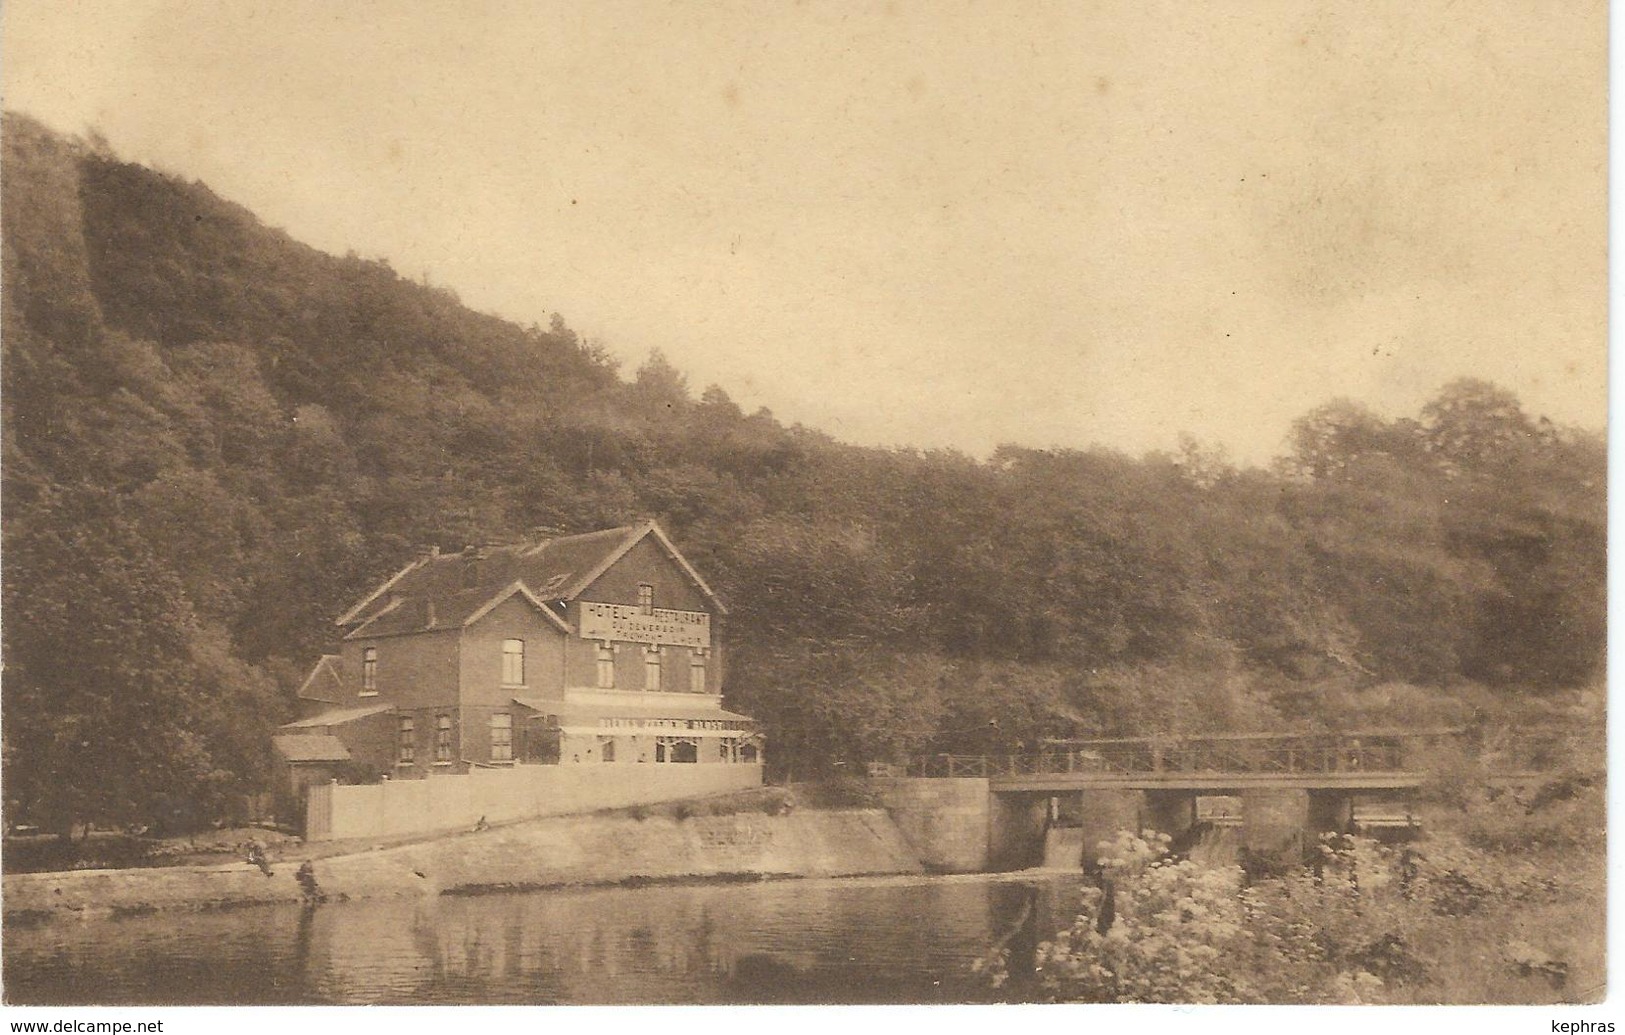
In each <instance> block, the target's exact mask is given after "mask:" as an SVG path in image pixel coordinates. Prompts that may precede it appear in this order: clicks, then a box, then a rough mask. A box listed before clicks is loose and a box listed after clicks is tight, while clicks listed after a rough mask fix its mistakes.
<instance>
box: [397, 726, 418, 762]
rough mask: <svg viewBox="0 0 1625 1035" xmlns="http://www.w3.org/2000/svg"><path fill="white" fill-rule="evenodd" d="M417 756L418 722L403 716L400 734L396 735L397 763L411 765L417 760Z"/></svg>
mask: <svg viewBox="0 0 1625 1035" xmlns="http://www.w3.org/2000/svg"><path fill="white" fill-rule="evenodd" d="M417 754H418V730H417V722H416V720H414V719H413V718H412V717H411V716H410V715H403V716H401V724H400V729H399V732H398V733H397V734H396V747H395V761H397V762H399V763H400V764H401V765H411V764H412V763H413V762H414V761H416V760H417Z"/></svg>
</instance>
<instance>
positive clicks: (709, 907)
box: [4, 876, 1078, 1004]
mask: <svg viewBox="0 0 1625 1035" xmlns="http://www.w3.org/2000/svg"><path fill="white" fill-rule="evenodd" d="M1077 899H1078V881H1077V880H1076V879H1075V878H1064V877H1054V876H1042V877H1039V876H1035V877H1032V878H1029V879H1024V880H1023V881H1021V882H1013V881H1011V880H1009V879H1002V880H1000V879H976V878H875V879H858V880H811V881H784V882H774V883H767V884H736V885H693V886H682V887H651V888H638V889H628V888H615V889H600V890H590V891H552V892H528V893H515V894H503V895H488V896H480V897H471V898H408V899H387V900H378V901H370V902H359V903H339V904H327V905H323V906H320V907H316V908H301V907H285V908H284V907H275V908H269V907H261V908H253V909H242V910H235V911H231V912H225V913H201V914H186V915H177V914H169V915H157V916H149V917H133V918H126V919H119V920H90V921H84V922H80V923H70V924H50V925H44V926H39V927H33V928H22V929H18V930H7V931H6V932H5V943H4V960H5V973H4V979H5V992H6V998H7V1000H8V1001H10V1002H13V1003H96V1002H99V1003H262V1004H276V1003H601V1004H632V1003H897V1002H913V1003H931V1002H968V1001H975V1000H978V999H982V998H985V997H986V992H985V991H984V990H983V989H982V988H981V987H980V985H979V984H978V983H977V982H976V981H975V980H974V978H973V977H972V975H970V974H969V972H968V965H969V963H970V961H971V960H972V959H974V958H975V957H976V956H978V955H980V954H981V953H982V952H984V951H986V949H987V948H988V947H989V946H990V945H992V944H994V943H995V942H996V941H998V940H1000V939H1001V938H1005V937H1006V936H1009V941H1008V942H1007V943H1006V944H1007V945H1008V947H1009V948H1010V950H1011V964H1012V971H1016V972H1019V971H1020V970H1022V969H1024V968H1028V969H1030V967H1031V959H1032V952H1033V948H1034V946H1035V945H1036V944H1037V941H1038V940H1039V938H1040V937H1041V936H1044V935H1047V934H1048V933H1049V932H1053V931H1054V930H1056V929H1058V927H1059V926H1064V924H1065V922H1066V917H1068V916H1070V915H1071V913H1072V912H1073V911H1075V909H1076V905H1077ZM1012 932H1013V933H1012ZM1040 932H1042V934H1041V933H1040Z"/></svg>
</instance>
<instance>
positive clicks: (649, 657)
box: [643, 647, 660, 690]
mask: <svg viewBox="0 0 1625 1035" xmlns="http://www.w3.org/2000/svg"><path fill="white" fill-rule="evenodd" d="M643 689H645V690H659V689H660V648H659V647H649V648H648V649H646V650H645V651H644V652H643Z"/></svg>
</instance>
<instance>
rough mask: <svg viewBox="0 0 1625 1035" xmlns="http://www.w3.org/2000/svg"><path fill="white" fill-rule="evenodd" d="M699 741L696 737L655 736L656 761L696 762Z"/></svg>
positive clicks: (698, 752) (698, 757)
mask: <svg viewBox="0 0 1625 1035" xmlns="http://www.w3.org/2000/svg"><path fill="white" fill-rule="evenodd" d="M699 760H700V742H699V739H698V738H696V737H656V738H655V761H656V762H698V761H699Z"/></svg>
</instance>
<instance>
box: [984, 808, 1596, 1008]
mask: <svg viewBox="0 0 1625 1035" xmlns="http://www.w3.org/2000/svg"><path fill="white" fill-rule="evenodd" d="M1600 798H1601V796H1600V794H1599V795H1597V796H1596V800H1595V801H1594V802H1593V803H1592V804H1593V806H1600V804H1601V800H1600ZM1591 811H1592V812H1594V813H1595V815H1594V816H1593V818H1594V819H1600V818H1601V808H1600V807H1594V808H1593V809H1592V810H1591ZM1591 841H1592V844H1591V846H1590V847H1591V848H1592V851H1591V852H1590V853H1588V857H1591V858H1596V859H1598V860H1599V861H1600V858H1601V851H1600V849H1601V838H1600V836H1599V837H1596V838H1593V839H1591ZM1167 844H1168V841H1167V836H1166V835H1152V834H1146V835H1139V834H1134V833H1131V832H1128V831H1124V832H1122V833H1121V834H1119V836H1118V837H1117V838H1116V840H1115V841H1113V842H1110V843H1107V844H1102V845H1101V846H1100V847H1101V849H1102V851H1103V855H1102V858H1101V868H1102V872H1103V877H1102V879H1101V883H1100V884H1099V885H1098V886H1089V887H1086V888H1085V889H1084V892H1085V893H1084V896H1083V904H1082V909H1081V910H1080V912H1079V913H1078V915H1077V917H1076V919H1075V920H1074V921H1073V923H1072V924H1071V925H1070V926H1069V927H1067V928H1066V929H1064V930H1061V931H1058V932H1055V934H1054V936H1053V938H1049V939H1046V940H1044V941H1042V942H1040V943H1039V944H1038V946H1037V949H1036V951H1035V953H1034V954H1033V960H1032V963H1031V965H1030V967H1025V968H1021V969H1013V968H1012V966H1011V962H1010V952H1009V950H1008V949H1006V948H1003V947H999V948H996V949H994V950H993V951H992V952H991V953H990V954H989V955H988V956H987V957H985V958H984V959H982V960H979V961H977V962H976V964H975V965H974V966H975V969H977V970H980V971H983V972H984V973H985V974H986V975H987V977H988V980H989V983H990V984H991V985H993V986H994V987H998V988H1007V989H1008V992H1007V994H1013V995H1015V996H1017V997H1019V998H1023V999H1040V1000H1047V1001H1058V1002H1084V1003H1385V1002H1387V1003H1391V1002H1399V1003H1406V1002H1483V1001H1486V995H1485V991H1484V989H1485V987H1486V986H1489V987H1494V986H1495V985H1496V984H1497V983H1499V985H1500V988H1501V991H1502V992H1503V993H1510V994H1511V997H1512V999H1513V1001H1529V1002H1540V1001H1561V1000H1564V999H1568V998H1571V997H1574V998H1577V999H1578V1001H1585V1000H1587V999H1589V998H1591V997H1593V996H1595V994H1596V993H1597V992H1598V991H1599V989H1594V988H1588V987H1574V986H1573V985H1571V981H1570V979H1571V978H1579V979H1580V980H1592V979H1595V978H1597V977H1600V975H1601V967H1600V964H1601V948H1602V941H1603V938H1602V934H1603V932H1602V929H1601V924H1600V923H1596V922H1582V924H1581V925H1579V926H1580V929H1579V930H1575V929H1574V927H1572V926H1571V927H1569V928H1567V929H1551V930H1542V929H1540V925H1539V924H1537V923H1531V922H1530V921H1532V920H1535V919H1537V918H1538V919H1539V920H1545V919H1547V918H1548V917H1549V916H1551V915H1557V914H1560V913H1565V911H1564V910H1563V909H1562V907H1563V906H1565V905H1567V906H1569V907H1570V908H1571V909H1572V907H1574V906H1576V905H1580V904H1582V903H1583V904H1584V905H1585V906H1587V907H1589V908H1590V909H1591V910H1592V912H1593V914H1594V913H1595V910H1596V907H1597V906H1599V905H1600V903H1601V895H1600V894H1599V892H1600V887H1598V886H1587V882H1586V881H1585V879H1584V877H1583V875H1582V874H1581V873H1579V872H1573V871H1574V868H1572V867H1563V866H1561V865H1559V866H1556V867H1554V866H1553V865H1552V863H1553V861H1554V860H1553V857H1551V856H1545V857H1529V856H1526V855H1520V854H1515V853H1514V854H1501V853H1492V852H1485V851H1482V850H1479V849H1475V848H1472V847H1469V846H1467V845H1465V844H1463V843H1461V842H1460V841H1459V840H1458V839H1456V838H1453V837H1451V836H1442V837H1431V838H1429V839H1428V840H1426V841H1424V842H1423V843H1421V844H1420V845H1414V846H1404V847H1391V846H1385V845H1382V844H1380V843H1378V842H1376V841H1371V840H1368V839H1364V838H1358V837H1351V836H1348V835H1343V834H1327V835H1324V836H1322V837H1321V838H1320V840H1319V842H1318V843H1317V844H1316V845H1315V846H1314V849H1315V850H1314V853H1313V856H1314V857H1313V859H1312V861H1311V864H1309V865H1305V866H1303V867H1301V868H1293V869H1291V870H1290V871H1288V872H1286V873H1284V874H1281V875H1278V876H1272V877H1266V878H1263V879H1254V880H1249V879H1248V876H1247V874H1246V873H1244V872H1243V869H1242V867H1240V866H1234V865H1215V864H1212V863H1206V864H1204V863H1201V862H1197V861H1195V860H1193V859H1189V858H1176V857H1173V856H1170V855H1168V854H1167ZM1565 915H1566V914H1565ZM1514 917H1517V918H1518V919H1519V920H1520V921H1522V922H1514V920H1513V918H1514ZM1568 919H1569V920H1570V921H1571V924H1572V920H1573V919H1574V918H1573V917H1568ZM1593 920H1594V917H1593ZM1484 922H1488V923H1490V924H1491V925H1492V928H1491V929H1493V930H1495V931H1497V932H1499V933H1500V934H1501V935H1502V938H1501V939H1498V940H1497V941H1496V942H1495V943H1494V944H1493V945H1488V946H1486V945H1483V944H1472V943H1469V944H1468V945H1465V946H1464V945H1462V944H1459V942H1460V936H1462V935H1465V934H1467V932H1468V931H1472V932H1473V933H1474V934H1478V933H1479V931H1478V928H1479V927H1480V926H1482V924H1483V923H1484ZM1441 930H1442V931H1445V932H1448V933H1447V934H1446V936H1445V937H1444V938H1441V937H1440V936H1439V935H1440V932H1441ZM1513 931H1517V932H1520V933H1525V934H1526V936H1527V937H1529V938H1532V939H1534V941H1529V940H1525V939H1524V938H1514V939H1507V938H1506V937H1505V936H1506V935H1507V934H1508V933H1509V932H1513ZM1576 934H1578V935H1579V937H1578V938H1575V937H1573V936H1574V935H1576ZM1451 935H1454V936H1456V941H1457V944H1451V941H1450V937H1451ZM1539 943H1545V944H1547V945H1553V946H1555V947H1557V948H1558V950H1559V951H1556V952H1554V951H1552V949H1550V948H1547V947H1545V945H1543V944H1539ZM1464 949H1466V950H1470V951H1471V952H1472V954H1471V955H1466V956H1464V953H1463V950H1464ZM1486 949H1488V950H1490V951H1488V952H1485V951H1484V950H1486ZM1520 978H1521V979H1523V980H1519V979H1520ZM1488 998H1489V999H1490V1000H1492V1001H1502V996H1501V995H1495V996H1491V997H1488Z"/></svg>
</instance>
